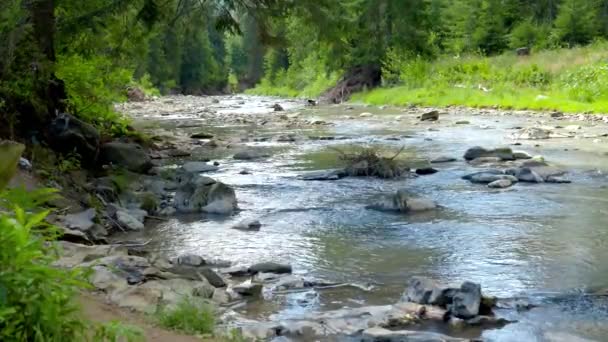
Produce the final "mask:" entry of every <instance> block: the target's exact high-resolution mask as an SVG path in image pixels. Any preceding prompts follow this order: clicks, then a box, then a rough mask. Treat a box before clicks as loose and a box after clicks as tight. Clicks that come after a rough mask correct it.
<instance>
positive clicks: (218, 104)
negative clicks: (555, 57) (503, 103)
mask: <svg viewBox="0 0 608 342" xmlns="http://www.w3.org/2000/svg"><path fill="white" fill-rule="evenodd" d="M211 99H212V98H195V97H175V98H170V99H169V100H167V99H160V100H158V101H156V103H157V104H158V106H155V105H154V104H149V103H148V104H130V105H128V107H126V109H125V111H126V112H128V113H129V114H130V115H131V116H132V117H133V118H134V119H135V125H136V126H137V127H140V128H142V129H146V130H148V131H151V132H158V131H164V132H170V133H171V134H177V135H180V134H181V135H189V134H190V133H191V132H194V131H197V130H200V129H201V127H203V128H204V130H205V131H208V132H211V133H212V134H213V135H215V138H220V139H222V140H224V141H226V142H228V143H229V144H232V145H234V146H236V145H239V146H241V147H242V146H250V147H263V148H267V149H268V150H270V151H272V152H273V153H272V156H271V157H269V158H266V159H263V160H254V161H239V160H234V159H233V158H232V154H234V149H231V148H223V149H218V151H216V152H205V154H204V155H203V154H197V153H193V156H192V157H189V158H188V159H203V158H209V159H211V160H213V161H217V162H219V163H220V169H219V171H217V172H211V173H208V174H206V175H207V176H210V177H212V178H214V179H217V180H220V181H222V182H224V183H226V184H229V185H231V186H233V187H234V188H235V190H236V193H237V197H238V201H239V207H240V209H241V211H240V212H239V213H238V214H236V215H234V216H230V217H215V216H201V215H197V216H184V217H176V218H172V219H170V220H168V221H166V222H161V223H159V224H157V225H154V226H151V227H149V228H148V229H146V231H145V232H144V233H143V235H138V236H136V237H137V238H142V239H151V240H152V242H151V247H152V248H154V249H156V250H159V251H163V252H166V253H168V254H170V255H178V254H180V253H183V252H196V253H200V254H203V255H207V256H211V257H217V258H220V259H224V260H229V261H231V262H233V263H235V264H247V263H251V262H252V261H254V260H255V261H258V260H276V261H282V262H289V263H291V264H292V265H293V267H294V272H295V273H297V274H302V275H306V276H309V277H314V278H318V279H324V280H327V281H331V282H349V283H356V284H359V285H360V286H361V288H364V289H368V290H369V291H365V290H362V289H357V288H336V289H331V290H321V291H314V290H310V291H308V292H298V293H290V294H285V295H280V296H276V297H274V298H272V299H271V300H268V301H261V302H259V303H256V304H253V305H249V306H247V307H246V308H245V309H243V311H244V313H245V315H247V317H250V318H253V319H274V320H280V319H289V318H297V317H299V316H301V315H304V314H306V313H309V312H313V311H318V310H329V309H335V308H341V307H357V306H362V305H369V304H389V303H392V302H395V301H396V300H398V299H399V297H400V296H401V294H402V293H403V290H404V288H405V284H406V282H407V280H408V279H409V277H411V276H414V275H420V276H427V277H431V278H434V279H437V280H439V281H441V282H442V283H447V284H459V283H460V282H462V281H464V280H471V281H474V282H478V283H480V284H482V288H483V291H484V293H486V294H489V295H494V296H498V297H501V298H514V297H523V298H527V299H528V300H530V301H533V302H535V303H538V304H541V305H540V306H539V307H537V308H534V309H532V310H530V311H525V312H520V313H512V312H511V313H508V315H510V317H511V318H514V319H516V320H517V321H518V322H517V323H514V324H509V325H507V326H506V327H504V328H502V329H496V330H486V331H483V332H475V333H474V335H475V334H481V336H482V337H483V338H484V339H487V340H490V341H545V340H555V341H557V340H559V338H562V340H563V341H566V340H568V341H570V340H572V338H574V336H577V337H580V338H589V339H593V340H597V341H603V340H607V337H606V336H608V325H607V324H605V323H606V322H607V319H608V300H606V297H603V296H589V295H588V294H587V293H588V292H590V291H591V292H593V291H596V290H597V289H602V288H608V263H607V262H606V261H607V260H608V177H607V176H606V174H605V172H606V171H608V144H607V143H606V142H608V138H605V137H600V138H597V136H601V135H602V134H604V133H608V125H606V124H605V123H603V122H601V123H599V124H593V125H592V124H591V123H589V122H585V121H574V122H568V121H564V120H561V121H559V122H558V121H556V120H554V119H551V118H549V117H548V116H547V115H544V114H542V115H541V114H538V115H536V116H535V115H509V114H510V113H499V112H495V111H491V112H488V113H483V111H480V110H464V109H449V110H444V111H442V112H444V113H447V114H445V115H441V118H440V120H439V122H438V123H419V122H418V120H417V119H415V118H414V117H413V116H411V115H409V114H408V113H407V111H405V112H404V110H403V109H400V108H384V109H380V108H377V107H366V106H358V105H355V106H352V107H351V106H348V105H334V106H330V105H321V106H315V107H305V106H304V105H303V102H300V101H294V100H283V99H275V98H264V97H251V96H223V97H213V99H216V100H217V101H213V102H212V101H211ZM274 103H281V105H283V106H284V107H285V109H286V111H285V112H277V113H274V112H272V109H271V108H270V107H271V105H272V104H274ZM202 109H204V111H203V112H201V110H202ZM295 112H299V113H300V114H299V115H298V118H306V119H307V120H311V121H315V120H323V121H325V122H328V123H330V125H316V126H306V127H293V128H292V127H288V125H284V124H273V123H274V122H275V121H280V120H279V119H276V117H277V116H279V115H282V114H285V115H287V116H290V115H291V116H293V117H295V115H294V113H295ZM362 112H370V113H372V114H373V116H372V117H363V118H362V117H360V116H359V115H360V113H362ZM205 113H210V114H209V115H207V114H205ZM272 116H274V117H275V119H272ZM260 117H264V118H268V117H271V119H268V122H269V123H268V124H266V123H264V124H261V123H260V121H259V119H258V118H260ZM399 117H403V118H401V120H400V121H397V120H399V119H400V118H399ZM224 118H227V119H228V118H233V119H234V118H240V121H241V122H239V120H236V119H235V120H232V119H230V120H224ZM242 118H250V120H242ZM283 119H285V118H284V117H283ZM396 119H397V120H396ZM460 120H467V121H469V123H468V124H456V122H457V121H460ZM557 124H559V125H561V126H566V125H570V124H576V125H581V126H582V128H581V130H580V133H576V134H575V135H577V136H578V137H579V138H558V139H548V140H516V139H514V138H513V137H512V134H513V133H516V132H517V130H516V129H514V128H516V127H528V126H532V125H557ZM583 132H584V134H587V136H584V134H583ZM285 134H294V135H295V136H296V138H297V140H296V142H277V141H276V139H275V138H276V137H277V136H280V135H285ZM309 137H313V138H312V139H311V138H309ZM318 137H324V138H323V139H332V140H320V139H319V138H318ZM329 137H331V138H329ZM516 141H518V142H519V143H521V144H522V145H521V146H513V147H514V148H515V149H519V150H524V151H527V152H528V153H530V154H532V155H542V156H543V157H544V158H545V160H547V161H548V162H550V163H551V164H553V165H556V166H558V167H560V168H562V169H565V170H567V171H568V178H569V179H571V180H572V181H573V182H572V183H571V184H521V183H520V184H517V185H515V186H514V187H512V188H509V189H506V190H499V191H497V190H491V189H488V188H487V187H485V186H483V185H479V184H471V183H469V182H468V181H465V180H462V179H461V177H462V176H463V175H465V174H467V173H471V172H474V171H476V170H478V168H475V167H473V166H471V165H469V164H468V163H466V162H465V161H464V160H463V159H462V155H463V153H464V152H465V151H466V149H467V148H469V147H472V146H477V145H479V146H488V147H497V146H508V145H512V144H513V143H514V142H516ZM353 145H354V146H362V145H364V146H376V147H378V148H380V149H383V150H387V151H397V150H399V149H400V148H401V147H402V146H405V149H404V151H403V152H402V153H401V155H400V156H399V158H403V159H406V160H421V159H433V158H436V157H439V156H450V157H455V158H458V161H456V162H452V163H444V164H435V165H433V166H434V167H435V168H436V169H438V170H439V172H437V173H435V174H432V175H427V176H420V177H416V178H398V179H392V180H383V179H376V178H365V177H360V178H351V177H349V178H344V179H341V180H336V181H304V180H301V179H299V177H298V176H299V175H301V174H302V173H304V172H306V171H310V170H319V169H326V168H332V167H336V166H339V161H337V159H338V158H337V157H338V152H336V150H335V149H336V148H337V149H347V148H349V146H353ZM171 163H180V161H179V160H174V161H170V162H167V165H170V164H171ZM243 169H248V170H249V171H250V174H241V171H242V170H243ZM401 188H406V189H408V191H410V192H412V193H415V194H419V195H422V196H425V197H428V198H432V199H433V200H434V201H436V202H437V203H438V204H439V205H440V206H441V207H440V209H439V210H436V211H432V212H426V213H420V214H414V215H404V214H392V213H383V212H377V211H372V210H367V209H365V206H366V205H368V204H370V203H371V202H373V200H374V199H375V198H377V197H379V196H382V195H387V194H391V193H394V192H395V191H396V190H398V189H401ZM245 218H255V219H258V220H260V221H261V222H262V224H263V226H262V228H261V230H260V231H258V232H245V231H239V230H234V229H230V227H231V226H233V225H234V224H235V223H237V222H239V221H241V220H243V219H245ZM137 234H142V233H137ZM443 332H444V333H445V332H447V333H448V334H449V333H450V331H449V330H448V331H443ZM455 334H456V335H458V334H459V333H455ZM562 334H571V335H562ZM564 336H566V337H564Z"/></svg>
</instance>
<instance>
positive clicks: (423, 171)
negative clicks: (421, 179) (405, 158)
mask: <svg viewBox="0 0 608 342" xmlns="http://www.w3.org/2000/svg"><path fill="white" fill-rule="evenodd" d="M437 172H439V171H438V170H437V169H434V168H432V167H430V166H428V167H421V168H418V169H416V174H417V175H421V176H426V175H432V174H434V173H437Z"/></svg>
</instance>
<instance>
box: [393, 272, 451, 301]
mask: <svg viewBox="0 0 608 342" xmlns="http://www.w3.org/2000/svg"><path fill="white" fill-rule="evenodd" d="M452 292H453V289H451V288H448V287H441V286H439V285H438V284H437V283H436V282H435V281H434V280H432V279H429V278H425V277H412V278H411V279H410V280H409V282H408V285H407V288H406V291H405V293H404V295H403V297H402V300H404V301H409V302H413V303H418V304H430V305H437V306H443V307H445V306H446V305H447V304H448V303H451V302H452V299H451V296H452V294H453V293H452Z"/></svg>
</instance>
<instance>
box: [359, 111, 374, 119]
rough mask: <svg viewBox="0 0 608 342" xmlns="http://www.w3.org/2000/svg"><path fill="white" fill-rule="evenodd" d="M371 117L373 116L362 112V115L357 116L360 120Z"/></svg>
mask: <svg viewBox="0 0 608 342" xmlns="http://www.w3.org/2000/svg"><path fill="white" fill-rule="evenodd" d="M372 116H374V114H372V113H369V112H364V113H361V114H359V117H360V118H371V117H372Z"/></svg>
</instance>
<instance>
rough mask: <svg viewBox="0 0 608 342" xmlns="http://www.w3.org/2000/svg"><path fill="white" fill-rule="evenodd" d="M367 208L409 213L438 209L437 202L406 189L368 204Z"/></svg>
mask: <svg viewBox="0 0 608 342" xmlns="http://www.w3.org/2000/svg"><path fill="white" fill-rule="evenodd" d="M366 208H367V209H372V210H378V211H399V212H404V213H407V212H420V211H427V210H432V209H436V208H437V204H435V202H434V201H432V200H430V199H427V198H422V197H415V196H412V195H410V194H409V193H408V192H407V191H406V190H399V191H397V193H396V194H394V195H392V196H391V197H388V198H384V199H381V200H379V201H378V202H376V203H374V204H371V205H368V206H366Z"/></svg>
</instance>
